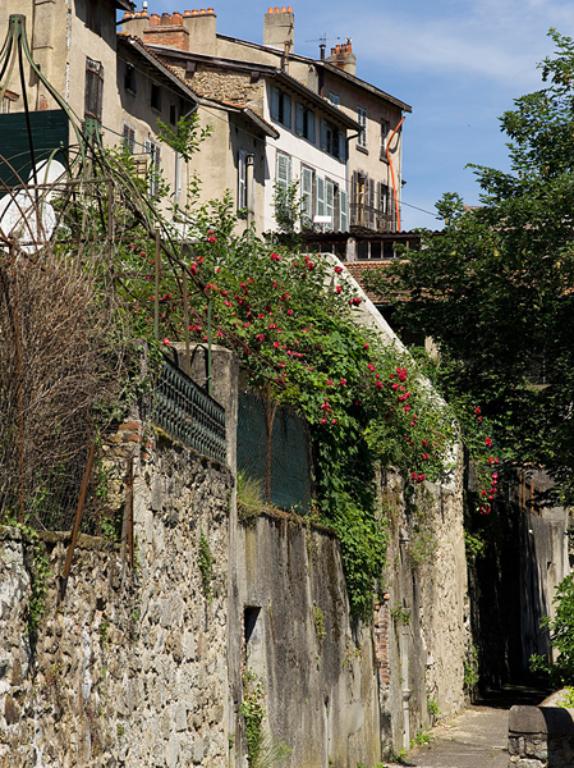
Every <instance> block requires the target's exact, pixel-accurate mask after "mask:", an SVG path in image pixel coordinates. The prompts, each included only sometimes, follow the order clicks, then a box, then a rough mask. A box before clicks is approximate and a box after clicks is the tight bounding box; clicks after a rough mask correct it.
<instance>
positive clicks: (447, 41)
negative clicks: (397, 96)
mask: <svg viewBox="0 0 574 768" xmlns="http://www.w3.org/2000/svg"><path fill="white" fill-rule="evenodd" d="M447 5H449V4H448V3H444V2H443V3H442V10H441V4H440V3H436V2H435V3H434V4H433V5H432V17H431V18H430V20H429V18H428V17H429V15H430V13H431V11H429V7H428V6H427V10H426V12H425V13H421V9H420V7H419V4H418V3H417V2H413V0H407V2H406V3H403V4H402V6H401V10H400V11H396V10H394V9H393V6H394V4H391V3H390V2H388V3H387V2H385V7H384V9H383V10H382V11H374V12H372V11H371V12H369V11H365V13H363V14H362V15H359V14H356V15H354V16H350V15H349V16H348V17H347V16H346V14H345V13H344V15H341V14H339V13H337V12H336V11H335V12H334V13H333V14H332V17H331V18H330V19H329V21H330V23H331V24H337V25H338V28H339V29H352V30H353V34H352V37H353V43H354V48H355V50H356V52H357V55H358V56H359V57H360V58H361V60H365V59H369V60H372V61H377V62H379V65H380V64H381V63H384V66H385V69H386V68H388V67H394V68H397V69H401V70H411V71H421V72H422V71H434V72H441V73H447V74H459V75H461V74H462V75H465V74H466V75H469V76H478V77H482V78H488V79H490V80H492V81H496V82H497V83H499V84H506V85H510V86H512V87H513V88H514V89H516V88H517V87H518V88H535V87H537V84H538V83H539V82H540V78H539V75H538V73H537V70H536V64H537V62H539V61H540V60H541V59H542V58H543V57H544V56H545V55H547V54H548V53H549V51H550V50H551V44H550V42H549V41H548V40H547V38H546V32H547V31H548V28H549V27H551V26H556V27H557V28H558V29H559V30H560V31H562V32H564V33H568V32H570V31H571V30H572V29H574V7H573V5H572V3H571V2H570V1H569V2H568V3H567V4H566V3H565V2H562V1H561V0H470V1H469V0H466V1H465V0H458V1H457V2H455V3H452V4H450V7H448V8H447V7H446V6H447ZM335 17H338V18H335Z"/></svg>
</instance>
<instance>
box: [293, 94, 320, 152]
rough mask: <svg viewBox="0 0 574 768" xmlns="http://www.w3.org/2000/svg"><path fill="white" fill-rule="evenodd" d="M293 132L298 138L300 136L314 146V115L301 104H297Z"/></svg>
mask: <svg viewBox="0 0 574 768" xmlns="http://www.w3.org/2000/svg"><path fill="white" fill-rule="evenodd" d="M295 132H296V133H297V135H298V136H302V137H303V138H304V139H307V141H310V142H311V143H312V144H315V143H316V141H317V139H316V136H315V113H314V112H313V111H312V110H310V109H307V108H306V107H304V106H303V104H297V110H296V113H295Z"/></svg>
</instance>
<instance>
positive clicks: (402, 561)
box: [375, 461, 470, 751]
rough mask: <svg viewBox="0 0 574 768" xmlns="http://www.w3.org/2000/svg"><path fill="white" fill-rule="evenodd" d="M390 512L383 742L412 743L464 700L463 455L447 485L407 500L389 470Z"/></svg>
mask: <svg viewBox="0 0 574 768" xmlns="http://www.w3.org/2000/svg"><path fill="white" fill-rule="evenodd" d="M382 486H383V509H384V510H385V512H386V514H387V515H388V518H389V546H388V551H387V566H386V569H385V574H384V578H383V583H384V594H383V599H382V600H381V602H380V603H379V605H378V606H377V607H376V610H375V649H376V656H377V662H378V666H379V676H380V688H381V722H382V723H383V742H384V746H385V747H390V746H392V747H393V748H394V749H395V751H397V750H398V749H399V748H406V749H408V748H409V747H410V744H411V740H412V739H413V738H415V737H416V735H417V733H419V732H421V731H426V730H428V729H429V728H430V727H431V726H432V724H433V723H434V721H435V720H436V718H437V717H440V716H448V715H452V714H454V713H455V712H457V711H458V710H460V709H461V708H462V707H463V706H464V696H465V694H464V664H465V659H466V657H467V653H468V648H469V645H470V627H469V605H468V595H467V576H466V556H465V548H464V531H463V519H462V468H461V463H460V461H459V462H457V468H456V470H454V471H453V474H452V476H451V478H450V479H449V481H447V482H445V483H444V484H443V485H431V484H428V483H427V484H425V486H424V487H423V488H421V489H419V490H418V491H417V493H416V494H415V496H414V497H413V498H412V499H410V500H408V501H407V500H406V499H405V497H404V493H403V488H402V483H401V481H400V479H399V478H398V477H397V476H396V475H393V474H391V473H385V474H384V475H383V481H382Z"/></svg>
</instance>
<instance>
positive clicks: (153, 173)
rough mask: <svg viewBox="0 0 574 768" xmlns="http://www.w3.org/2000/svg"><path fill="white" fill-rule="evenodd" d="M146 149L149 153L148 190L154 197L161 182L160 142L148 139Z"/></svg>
mask: <svg viewBox="0 0 574 768" xmlns="http://www.w3.org/2000/svg"><path fill="white" fill-rule="evenodd" d="M145 151H146V154H147V155H149V165H148V174H147V175H148V192H149V194H150V195H151V196H152V197H156V196H157V195H158V193H159V182H160V153H159V144H155V143H154V142H153V141H146V143H145Z"/></svg>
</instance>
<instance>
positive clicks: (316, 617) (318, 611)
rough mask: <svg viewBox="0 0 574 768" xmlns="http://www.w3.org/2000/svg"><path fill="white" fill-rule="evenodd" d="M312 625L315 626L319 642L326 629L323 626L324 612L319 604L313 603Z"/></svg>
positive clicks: (323, 637) (325, 633)
mask: <svg viewBox="0 0 574 768" xmlns="http://www.w3.org/2000/svg"><path fill="white" fill-rule="evenodd" d="M313 625H314V627H315V634H316V635H317V640H318V641H319V642H321V641H322V640H324V639H325V637H326V635H327V629H326V627H325V614H324V613H323V609H322V608H321V606H319V605H316V604H315V605H313Z"/></svg>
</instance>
